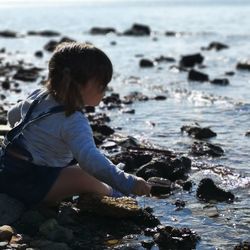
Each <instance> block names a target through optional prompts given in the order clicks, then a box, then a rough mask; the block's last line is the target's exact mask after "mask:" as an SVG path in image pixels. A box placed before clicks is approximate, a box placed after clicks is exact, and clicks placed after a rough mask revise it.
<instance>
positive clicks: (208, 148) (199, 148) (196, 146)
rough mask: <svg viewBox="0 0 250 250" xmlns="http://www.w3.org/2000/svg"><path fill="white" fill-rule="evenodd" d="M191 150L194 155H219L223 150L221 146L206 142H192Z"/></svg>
mask: <svg viewBox="0 0 250 250" xmlns="http://www.w3.org/2000/svg"><path fill="white" fill-rule="evenodd" d="M191 152H192V154H194V155H196V156H202V155H209V156H214V157H219V156H222V155H223V154H224V150H223V149H222V148H221V147H219V146H216V145H213V144H211V143H207V142H194V143H193V145H192V148H191Z"/></svg>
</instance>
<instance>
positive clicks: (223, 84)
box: [210, 78, 229, 86]
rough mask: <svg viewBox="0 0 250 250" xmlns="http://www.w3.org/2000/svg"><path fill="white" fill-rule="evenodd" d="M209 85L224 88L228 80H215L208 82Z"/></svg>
mask: <svg viewBox="0 0 250 250" xmlns="http://www.w3.org/2000/svg"><path fill="white" fill-rule="evenodd" d="M210 83H212V84H215V85H221V86H226V85H228V84H229V80H228V79H227V78H221V79H219V78H216V79H214V80H212V81H210Z"/></svg>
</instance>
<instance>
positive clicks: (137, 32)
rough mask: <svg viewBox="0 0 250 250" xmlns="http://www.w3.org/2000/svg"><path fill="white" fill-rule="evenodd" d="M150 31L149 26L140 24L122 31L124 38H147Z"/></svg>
mask: <svg viewBox="0 0 250 250" xmlns="http://www.w3.org/2000/svg"><path fill="white" fill-rule="evenodd" d="M150 33H151V30H150V28H149V26H147V25H142V24H134V25H133V26H132V27H131V28H130V29H128V30H126V31H124V33H123V35H126V36H149V35H150Z"/></svg>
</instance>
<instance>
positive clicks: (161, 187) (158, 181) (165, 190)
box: [147, 177, 173, 196]
mask: <svg viewBox="0 0 250 250" xmlns="http://www.w3.org/2000/svg"><path fill="white" fill-rule="evenodd" d="M147 182H148V183H149V184H150V185H151V191H150V193H151V194H152V195H153V196H159V195H164V194H169V193H170V192H171V190H173V183H172V182H171V181H170V180H167V179H164V178H159V177H151V178H149V179H148V180H147Z"/></svg>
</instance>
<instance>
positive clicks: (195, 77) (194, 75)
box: [188, 69, 209, 82]
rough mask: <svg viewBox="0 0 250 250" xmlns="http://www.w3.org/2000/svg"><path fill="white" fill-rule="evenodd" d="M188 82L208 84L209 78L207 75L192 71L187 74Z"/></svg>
mask: <svg viewBox="0 0 250 250" xmlns="http://www.w3.org/2000/svg"><path fill="white" fill-rule="evenodd" d="M188 80H190V81H197V82H208V81H209V77H208V75H207V74H204V73H202V72H200V71H196V70H194V69H192V70H190V71H189V73H188Z"/></svg>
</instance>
